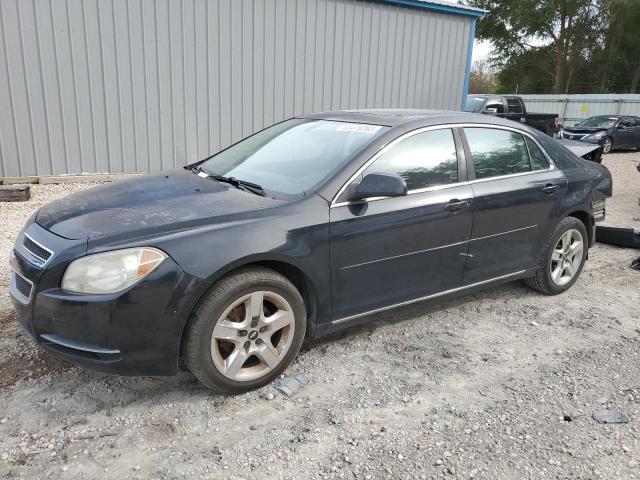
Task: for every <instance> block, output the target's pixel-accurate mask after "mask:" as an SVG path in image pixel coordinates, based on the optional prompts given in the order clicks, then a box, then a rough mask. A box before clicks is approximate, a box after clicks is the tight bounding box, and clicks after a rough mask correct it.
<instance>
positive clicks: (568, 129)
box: [562, 127, 609, 133]
mask: <svg viewBox="0 0 640 480" xmlns="http://www.w3.org/2000/svg"><path fill="white" fill-rule="evenodd" d="M562 129H563V130H564V131H565V132H569V133H596V132H606V131H607V130H609V128H608V127H563V128H562Z"/></svg>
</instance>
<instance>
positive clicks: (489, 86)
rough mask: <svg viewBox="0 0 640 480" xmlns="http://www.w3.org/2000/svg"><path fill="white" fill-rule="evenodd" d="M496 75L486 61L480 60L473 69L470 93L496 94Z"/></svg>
mask: <svg viewBox="0 0 640 480" xmlns="http://www.w3.org/2000/svg"><path fill="white" fill-rule="evenodd" d="M495 91H496V75H495V73H494V72H493V69H492V68H491V66H490V65H489V64H488V63H487V62H486V60H479V61H477V62H475V63H474V64H473V66H472V67H471V75H470V76H469V93H494V92H495Z"/></svg>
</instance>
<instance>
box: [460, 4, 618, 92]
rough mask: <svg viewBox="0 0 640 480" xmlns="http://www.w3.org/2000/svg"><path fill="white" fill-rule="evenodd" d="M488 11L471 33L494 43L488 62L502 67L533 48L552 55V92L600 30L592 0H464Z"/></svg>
mask: <svg viewBox="0 0 640 480" xmlns="http://www.w3.org/2000/svg"><path fill="white" fill-rule="evenodd" d="M612 1H613V0H612ZM468 3H469V4H471V5H473V6H475V7H480V8H484V9H486V10H488V13H487V15H486V16H485V17H484V18H483V19H482V20H481V21H480V22H479V23H478V28H477V30H476V32H477V33H476V35H477V37H478V38H480V39H484V40H490V41H491V42H492V43H493V44H494V45H495V54H494V56H493V60H494V62H495V63H497V64H498V66H501V67H504V66H506V65H507V64H509V63H510V62H511V61H512V60H513V59H515V58H519V57H521V56H522V55H523V54H524V53H525V52H526V51H527V50H530V49H531V48H533V47H535V46H541V45H542V46H546V47H548V48H549V49H550V50H551V53H552V55H553V86H552V91H553V92H554V93H563V92H566V91H568V89H569V83H570V81H571V80H572V76H573V72H574V67H575V65H576V62H575V61H574V60H577V59H578V58H580V56H581V55H582V54H583V52H584V50H585V49H586V48H588V47H589V46H590V45H592V44H593V43H594V42H595V41H596V39H597V38H598V37H599V36H600V35H601V34H602V29H603V17H602V15H600V13H599V9H598V4H597V1H596V0H468Z"/></svg>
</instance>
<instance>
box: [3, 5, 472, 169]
mask: <svg viewBox="0 0 640 480" xmlns="http://www.w3.org/2000/svg"><path fill="white" fill-rule="evenodd" d="M481 15H482V11H480V10H477V9H473V8H468V7H463V6H460V5H455V4H451V3H446V2H440V1H421V0H384V1H383V0H380V1H373V0H157V1H156V0H56V1H50V0H29V1H27V0H2V1H1V2H0V30H2V32H1V35H0V109H1V110H0V111H1V115H0V177H3V176H25V175H49V174H63V173H79V172H151V171H157V170H160V169H166V168H172V167H175V166H179V165H183V164H185V163H188V162H192V161H195V160H197V159H199V158H203V157H204V156H206V155H207V154H209V153H212V152H215V151H217V150H219V149H221V148H223V147H226V146H228V145H230V144H231V143H233V142H235V141H237V140H239V139H240V138H242V137H243V136H246V135H248V134H250V133H252V132H255V131H257V130H260V129H262V128H263V127H265V126H268V125H270V124H272V123H275V122H277V121H280V120H282V119H285V118H288V117H292V116H295V115H299V114H303V113H309V112H314V111H323V110H334V109H348V108H377V107H382V108H386V107H411V108H442V109H458V108H460V106H461V102H463V99H464V94H465V92H466V89H467V82H468V76H469V68H470V63H471V49H472V46H473V34H474V28H475V21H476V19H477V18H478V17H479V16H481Z"/></svg>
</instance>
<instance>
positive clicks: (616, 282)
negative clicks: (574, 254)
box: [0, 153, 640, 479]
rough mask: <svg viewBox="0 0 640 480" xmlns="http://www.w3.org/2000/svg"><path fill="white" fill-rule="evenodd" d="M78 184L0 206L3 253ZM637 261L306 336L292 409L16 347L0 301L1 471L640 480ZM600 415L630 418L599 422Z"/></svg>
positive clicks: (622, 180)
mask: <svg viewBox="0 0 640 480" xmlns="http://www.w3.org/2000/svg"><path fill="white" fill-rule="evenodd" d="M639 160H640V154H637V153H618V154H611V155H607V156H606V157H605V160H604V163H605V165H606V166H607V167H609V168H610V169H611V171H612V173H613V175H614V179H615V183H614V185H615V197H614V198H613V199H611V200H610V201H609V202H608V210H607V212H608V220H607V221H608V223H610V224H618V225H619V226H632V225H633V226H636V227H640V208H639V206H638V197H640V188H639V185H640V174H638V173H637V172H636V171H635V165H636V164H637V163H638V161H639ZM86 187H87V185H60V186H35V187H34V188H33V199H32V200H31V201H29V202H27V203H21V204H0V218H2V225H3V229H2V232H1V233H0V240H1V244H0V256H2V257H3V258H7V255H8V254H9V251H10V248H11V244H12V243H13V239H14V238H15V235H16V233H17V232H18V230H19V229H20V228H21V226H22V224H23V223H24V221H25V220H26V219H27V218H28V217H29V215H30V214H31V213H32V212H33V211H34V210H35V209H36V208H37V207H39V206H41V205H43V204H45V203H47V202H49V201H51V200H53V199H54V198H57V197H61V196H63V195H66V194H68V193H70V192H71V191H74V190H78V189H81V188H86ZM637 256H638V251H634V250H629V249H619V248H614V247H609V246H604V245H596V246H595V247H594V248H593V249H592V250H591V252H590V258H589V261H588V262H587V265H586V267H585V270H584V272H583V274H582V277H581V278H580V280H579V281H578V283H577V284H576V285H575V286H574V287H573V288H572V289H571V290H570V291H569V292H567V293H565V294H564V295H562V296H557V297H545V296H542V295H539V294H537V293H535V292H533V291H531V290H529V289H527V288H526V287H525V286H524V285H523V284H522V283H521V282H516V283H511V284H508V285H504V286H500V287H496V288H492V289H488V290H485V291H483V292H481V293H478V294H475V295H468V296H465V297H461V298H458V299H455V300H450V301H444V302H440V303H437V304H417V305H413V306H410V307H406V308H402V309H398V310H395V311H392V312H387V313H385V314H384V315H379V316H377V317H376V318H373V319H372V323H370V324H368V325H367V326H365V327H360V328H354V329H350V330H348V331H346V332H343V333H340V334H338V335H333V336H331V337H329V338H326V339H323V340H321V341H317V342H308V343H307V344H306V345H305V347H303V351H302V352H301V354H300V356H299V357H298V359H297V360H296V361H295V362H294V364H293V365H292V366H291V367H290V368H289V370H288V372H287V373H288V374H296V373H304V374H305V375H307V376H308V377H309V379H310V383H309V384H308V385H306V386H304V387H303V388H302V389H301V390H300V391H299V392H298V393H297V394H296V395H295V396H294V397H292V398H286V397H285V396H283V395H282V394H280V393H279V392H278V391H276V390H275V389H274V387H273V386H268V387H265V388H263V389H262V390H260V391H256V392H251V393H248V394H245V395H239V396H221V395H218V394H213V393H210V392H208V391H207V390H206V389H204V388H202V387H200V386H199V385H198V384H197V383H196V381H195V380H194V379H193V378H192V377H191V376H190V375H189V374H187V373H182V374H180V375H179V376H177V377H173V378H123V377H113V376H105V375H102V374H97V373H94V372H91V371H87V370H84V369H81V368H77V367H74V366H71V365H69V364H66V363H64V362H61V361H59V360H56V359H54V358H53V357H51V356H50V355H48V354H47V353H46V352H42V351H40V350H39V349H38V348H36V347H35V346H34V345H32V343H31V342H30V341H28V340H27V339H26V338H25V337H24V335H23V334H22V333H21V332H20V331H19V329H18V327H17V326H16V325H15V322H14V318H13V317H14V314H13V310H12V307H11V305H10V303H9V301H8V298H7V295H6V293H4V292H3V293H2V294H1V296H0V477H1V478H29V479H33V478H65V479H84V478H117V479H123V478H145V479H146V478H159V479H174V478H183V477H185V476H190V477H194V478H256V479H257V478H355V479H369V478H452V479H453V478H465V479H466V478H484V479H502V478H505V479H529V478H530V479H546V478H549V479H550V478H558V479H614V478H615V479H631V478H639V479H640V466H639V463H638V462H639V461H640V375H639V374H640V323H639V321H638V307H639V306H640V289H639V288H638V283H639V282H638V280H639V278H640V277H639V275H640V272H637V271H634V270H632V269H631V268H629V264H630V263H631V261H632V259H634V258H635V257H637ZM7 270H8V269H7V267H6V266H3V267H1V269H0V287H2V290H6V284H7V274H8V272H7ZM88 320H89V319H88ZM603 409H613V410H619V411H621V412H622V413H623V414H624V415H625V416H626V418H627V419H628V423H623V424H615V425H601V424H598V423H596V422H595V420H594V419H593V414H594V413H595V412H598V411H600V410H603Z"/></svg>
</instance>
